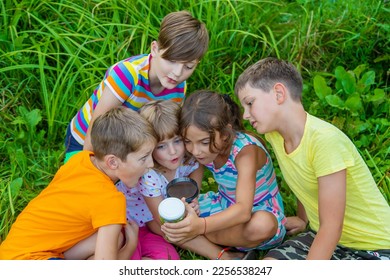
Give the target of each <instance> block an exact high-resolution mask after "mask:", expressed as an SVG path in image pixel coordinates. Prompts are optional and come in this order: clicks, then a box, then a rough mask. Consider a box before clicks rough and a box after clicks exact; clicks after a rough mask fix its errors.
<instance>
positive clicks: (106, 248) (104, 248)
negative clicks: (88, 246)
mask: <svg viewBox="0 0 390 280" xmlns="http://www.w3.org/2000/svg"><path fill="white" fill-rule="evenodd" d="M122 226H123V225H120V224H114V225H107V226H102V227H100V228H99V230H98V234H97V240H96V249H95V256H94V259H95V260H116V259H118V240H119V234H121V229H122Z"/></svg>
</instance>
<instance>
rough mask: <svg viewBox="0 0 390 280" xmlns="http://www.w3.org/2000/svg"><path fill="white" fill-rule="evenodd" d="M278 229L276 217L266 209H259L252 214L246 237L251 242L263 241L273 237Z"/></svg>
mask: <svg viewBox="0 0 390 280" xmlns="http://www.w3.org/2000/svg"><path fill="white" fill-rule="evenodd" d="M277 230H278V221H277V219H276V217H275V216H274V215H273V214H271V213H269V212H265V211H259V212H256V213H254V214H253V215H252V219H251V220H250V222H249V223H248V225H247V228H246V230H245V231H244V233H245V238H246V239H247V240H248V241H251V242H262V241H264V240H267V239H270V238H272V237H273V236H274V235H275V234H276V232H277Z"/></svg>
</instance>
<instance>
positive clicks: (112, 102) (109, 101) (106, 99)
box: [83, 87, 122, 151]
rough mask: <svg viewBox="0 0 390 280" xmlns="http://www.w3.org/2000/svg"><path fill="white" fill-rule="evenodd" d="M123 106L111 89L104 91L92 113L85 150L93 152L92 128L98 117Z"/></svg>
mask: <svg viewBox="0 0 390 280" xmlns="http://www.w3.org/2000/svg"><path fill="white" fill-rule="evenodd" d="M121 104H122V103H121V102H120V100H119V99H118V98H116V97H115V95H114V94H113V93H112V91H111V90H110V88H109V87H106V88H105V89H104V90H103V93H102V96H101V97H100V99H99V102H98V104H97V105H96V108H95V110H94V111H93V113H92V117H91V121H90V123H89V126H88V129H87V134H86V135H85V139H84V146H83V149H84V150H87V151H91V150H92V144H91V138H90V137H91V136H90V135H91V127H92V124H93V122H94V120H95V119H96V118H97V117H98V116H100V115H102V114H104V113H105V112H107V111H108V110H110V109H111V108H115V107H117V106H119V105H121Z"/></svg>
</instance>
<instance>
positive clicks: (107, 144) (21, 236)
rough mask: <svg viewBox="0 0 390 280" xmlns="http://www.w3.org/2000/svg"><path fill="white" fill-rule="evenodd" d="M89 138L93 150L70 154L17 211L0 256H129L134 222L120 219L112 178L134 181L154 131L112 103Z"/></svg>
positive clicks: (122, 206)
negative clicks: (39, 189)
mask: <svg viewBox="0 0 390 280" xmlns="http://www.w3.org/2000/svg"><path fill="white" fill-rule="evenodd" d="M91 140H92V146H93V149H94V152H90V151H83V152H80V153H79V154H77V155H75V156H74V157H72V158H71V159H70V160H69V161H68V162H67V163H66V164H65V165H63V166H62V167H61V168H60V169H59V170H58V172H57V173H56V175H55V176H54V178H53V180H52V181H51V183H50V184H49V185H48V186H47V187H46V188H45V189H44V190H43V191H42V192H41V193H40V194H39V195H38V196H37V197H36V198H34V199H33V200H32V201H31V202H30V203H29V204H28V205H27V206H26V208H25V209H24V210H23V211H22V212H21V213H20V215H19V216H18V218H17V219H16V221H15V223H14V224H13V225H12V227H11V230H10V232H9V234H8V236H7V238H6V239H5V240H4V242H3V243H2V244H1V246H0V259H87V258H89V259H129V258H130V256H131V255H132V253H133V251H134V250H135V248H136V246H137V235H138V227H137V225H136V224H135V223H134V222H126V200H125V197H124V196H123V194H122V193H120V192H118V191H117V189H116V187H115V182H117V181H118V180H122V181H123V182H126V185H127V186H135V185H136V183H137V181H138V179H139V178H140V177H141V176H142V175H143V174H144V173H145V172H147V171H148V170H149V168H151V167H153V159H152V155H151V154H152V151H153V149H154V147H155V144H156V139H155V134H154V131H153V129H152V127H151V126H150V124H149V123H148V122H147V121H146V120H145V119H144V118H142V117H141V116H140V115H139V114H138V113H136V112H135V111H133V110H131V109H126V108H124V107H116V108H114V109H111V110H109V111H108V112H106V113H105V114H103V115H102V116H99V118H97V119H96V121H95V122H94V124H93V127H92V131H91ZM122 229H123V230H122ZM122 232H124V236H123V234H122Z"/></svg>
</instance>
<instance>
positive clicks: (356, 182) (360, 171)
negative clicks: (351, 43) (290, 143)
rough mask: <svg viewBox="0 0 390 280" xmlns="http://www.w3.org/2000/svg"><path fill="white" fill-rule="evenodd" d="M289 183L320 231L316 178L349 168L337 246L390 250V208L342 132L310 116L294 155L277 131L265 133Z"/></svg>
mask: <svg viewBox="0 0 390 280" xmlns="http://www.w3.org/2000/svg"><path fill="white" fill-rule="evenodd" d="M265 137H266V139H267V140H268V141H269V142H270V143H271V145H272V148H273V150H274V152H275V155H276V158H277V160H278V164H279V166H280V169H281V171H282V173H283V177H284V179H285V180H286V182H287V184H288V185H289V187H290V188H291V190H292V191H293V192H294V194H295V195H296V197H297V198H298V199H299V200H300V201H301V203H302V204H303V206H304V207H305V210H306V214H307V217H308V219H309V222H310V227H311V228H312V229H313V230H314V231H318V229H319V217H318V181H317V178H318V177H321V176H325V175H329V174H332V173H335V172H338V171H340V170H343V169H346V170H347V194H346V209H345V217H344V226H343V231H342V236H341V238H340V241H339V243H340V244H341V245H343V246H346V247H349V248H353V249H360V250H379V249H390V207H389V205H388V203H387V202H386V200H385V199H384V197H383V195H382V194H381V193H380V191H379V189H378V187H377V185H376V183H375V181H374V179H373V177H372V175H371V173H370V171H369V169H368V167H367V165H366V164H365V162H364V161H363V159H362V157H361V156H360V154H359V152H358V151H357V149H356V147H355V146H354V144H353V143H352V141H351V140H350V139H349V138H348V137H347V136H346V135H345V134H344V133H343V132H342V131H340V130H339V129H338V128H336V127H335V126H333V125H332V124H330V123H327V122H325V121H322V120H320V119H318V118H316V117H314V116H311V115H309V114H307V121H306V124H305V131H304V134H303V137H302V140H301V143H300V144H299V146H298V147H297V148H296V149H295V150H294V151H293V152H292V153H290V154H286V152H285V149H284V139H283V138H282V136H281V135H280V134H279V133H277V132H272V133H267V134H266V135H265Z"/></svg>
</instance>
